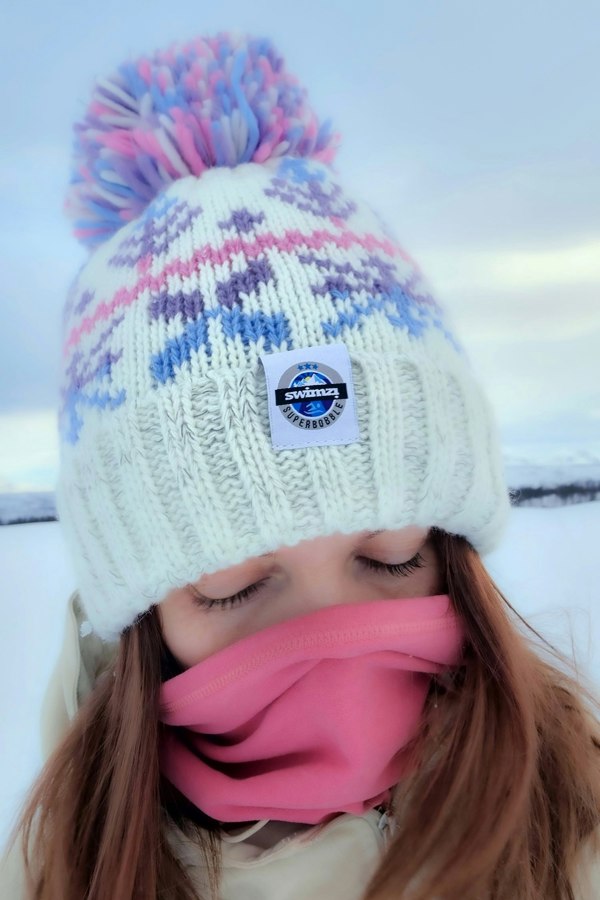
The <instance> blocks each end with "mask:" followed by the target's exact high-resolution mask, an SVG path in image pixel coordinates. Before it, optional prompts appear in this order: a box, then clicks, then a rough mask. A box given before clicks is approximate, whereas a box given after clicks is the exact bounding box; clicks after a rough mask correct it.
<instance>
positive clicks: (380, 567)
mask: <svg viewBox="0 0 600 900" xmlns="http://www.w3.org/2000/svg"><path fill="white" fill-rule="evenodd" d="M356 558H357V560H358V561H359V562H360V563H361V565H363V566H365V567H367V568H369V569H375V570H376V571H379V572H380V571H386V572H389V573H390V574H391V575H398V576H404V577H406V576H407V575H410V573H411V572H414V570H415V569H422V568H423V566H424V565H425V561H424V559H423V557H422V556H421V554H420V553H416V554H415V555H414V556H413V557H412V559H409V560H407V561H406V562H403V563H395V564H390V563H382V562H380V561H379V560H377V559H370V558H369V557H368V556H357V557H356ZM268 580H269V579H268V578H263V579H262V581H257V582H255V583H254V584H250V585H248V587H245V588H243V589H242V590H241V591H238V592H237V594H232V596H231V597H223V598H221V599H211V598H210V597H204V596H203V595H202V594H200V593H199V592H198V591H197V590H196V588H195V587H194V586H193V585H192V584H190V585H189V587H190V588H191V591H192V596H193V599H194V603H195V604H196V605H197V606H200V607H201V608H202V609H213V608H214V607H218V608H219V609H230V608H231V607H232V606H239V604H241V603H243V602H244V601H245V600H247V599H248V598H249V597H250V596H251V595H252V594H255V593H256V592H257V591H258V590H259V589H260V588H261V587H262V585H263V584H266V582H267V581H268Z"/></svg>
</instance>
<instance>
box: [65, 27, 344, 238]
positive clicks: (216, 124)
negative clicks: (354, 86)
mask: <svg viewBox="0 0 600 900" xmlns="http://www.w3.org/2000/svg"><path fill="white" fill-rule="evenodd" d="M306 96H307V94H306V90H305V89H304V88H303V87H302V86H301V85H300V84H299V83H298V81H297V79H296V78H295V77H294V76H293V75H291V74H290V73H288V72H286V71H285V68H284V61H283V59H282V57H281V56H279V55H278V53H277V51H276V50H275V48H274V47H273V44H272V43H271V41H270V40H269V39H268V38H251V37H248V36H246V35H241V34H238V33H229V32H220V33H218V34H217V35H216V36H215V37H213V38H209V37H205V38H203V37H198V38H196V39H194V40H193V41H191V42H189V43H187V44H183V45H181V44H173V45H171V46H170V47H169V48H168V49H167V50H162V51H157V52H155V54H154V56H152V57H142V58H141V59H138V60H137V61H135V62H126V63H123V65H121V66H120V67H119V68H118V70H117V71H116V72H115V73H114V74H113V75H111V76H110V77H108V78H105V79H101V80H97V81H96V85H95V87H94V91H93V95H92V100H91V102H90V104H89V107H88V109H87V111H86V114H85V117H84V118H83V120H82V121H81V122H77V123H76V124H75V125H74V132H75V140H74V153H73V165H72V175H71V179H70V182H69V185H70V186H69V188H68V191H67V196H66V199H65V204H64V211H65V213H66V215H67V216H68V217H69V218H70V219H71V220H72V221H73V230H74V232H75V235H76V237H77V238H78V239H79V240H81V241H82V242H83V243H84V244H85V245H86V246H88V247H90V248H92V247H95V246H96V245H98V244H100V243H102V242H103V241H104V240H106V239H107V238H108V237H110V235H111V234H113V233H114V232H115V231H117V230H118V229H119V228H121V227H122V226H123V225H124V224H125V223H127V222H129V221H131V220H132V219H134V218H136V217H137V216H139V215H140V213H141V212H142V211H143V210H144V208H145V207H146V206H148V204H149V203H150V202H151V201H152V200H153V199H154V197H155V196H156V195H157V194H158V193H159V192H160V191H161V190H163V188H165V187H166V186H167V185H169V184H171V183H172V182H173V181H175V180H177V179H178V178H182V177H185V176H187V175H201V174H202V173H203V172H204V170H205V169H208V168H211V167H213V166H230V167H231V166H236V165H238V164H239V163H244V162H259V163H260V162H264V161H265V160H266V159H269V158H271V157H277V156H282V155H283V154H286V155H290V156H300V157H310V158H312V159H316V160H320V161H321V162H325V163H329V162H331V161H332V159H333V158H334V156H335V154H336V152H337V149H338V146H339V135H338V134H337V133H332V132H331V123H330V120H327V121H325V122H324V123H323V124H319V122H318V119H317V117H316V115H315V113H314V112H313V110H312V109H311V108H310V106H309V105H308V104H307V102H306Z"/></svg>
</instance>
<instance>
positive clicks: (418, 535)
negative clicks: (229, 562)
mask: <svg viewBox="0 0 600 900" xmlns="http://www.w3.org/2000/svg"><path fill="white" fill-rule="evenodd" d="M428 532H429V529H428V528H424V527H421V526H417V525H407V526H405V527H404V528H397V529H383V528H381V529H378V530H376V531H355V532H352V533H350V534H343V533H341V532H336V533H335V534H330V535H325V536H319V537H316V538H311V539H309V540H303V541H299V542H298V543H297V544H294V545H292V546H281V547H278V548H277V549H276V550H272V551H270V552H268V553H261V554H260V555H259V556H252V557H249V558H248V559H245V560H244V561H243V562H241V563H237V564H236V565H235V566H231V567H229V568H227V569H221V570H219V572H213V573H211V574H207V575H205V576H204V577H205V578H207V579H208V578H211V577H212V576H217V575H221V574H224V573H230V572H231V573H236V572H240V571H243V570H245V569H247V568H252V567H254V568H256V567H257V566H260V565H264V564H265V562H272V561H276V562H279V563H285V562H286V561H295V560H296V559H299V560H302V559H303V558H306V560H307V561H308V560H309V559H310V558H312V557H314V555H315V554H320V555H327V556H330V555H333V554H335V553H346V552H349V551H350V550H352V549H354V548H356V547H358V546H360V547H366V546H368V545H370V544H372V546H373V547H375V546H377V547H378V548H379V547H381V548H390V551H395V552H397V553H410V554H411V555H414V553H416V551H417V550H418V549H419V547H420V546H421V545H422V544H423V543H424V541H425V539H426V538H427V535H428Z"/></svg>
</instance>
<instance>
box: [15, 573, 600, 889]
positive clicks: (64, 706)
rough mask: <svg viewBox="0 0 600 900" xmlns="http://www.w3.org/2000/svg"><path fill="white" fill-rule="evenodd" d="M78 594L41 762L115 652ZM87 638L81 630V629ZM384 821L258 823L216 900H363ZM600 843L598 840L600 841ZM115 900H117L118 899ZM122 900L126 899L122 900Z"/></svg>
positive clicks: (231, 845)
mask: <svg viewBox="0 0 600 900" xmlns="http://www.w3.org/2000/svg"><path fill="white" fill-rule="evenodd" d="M83 620H84V615H83V612H82V608H81V605H80V601H79V596H78V592H77V591H74V592H73V593H72V594H71V596H70V597H69V600H68V603H67V611H66V621H65V630H64V638H63V644H62V648H61V651H60V654H59V658H58V660H57V663H56V665H55V668H54V671H53V674H52V676H51V679H50V682H49V684H48V687H47V689H46V694H45V698H44V702H43V706H42V715H41V743H42V750H43V756H44V759H47V758H48V756H49V755H50V753H51V752H52V750H53V749H54V748H55V747H56V746H57V745H58V744H59V743H60V741H61V739H62V736H63V734H64V733H65V731H66V729H67V728H68V725H69V722H70V720H71V719H72V718H73V716H74V715H75V713H76V712H77V709H78V707H79V704H80V703H81V701H82V699H83V698H84V697H85V696H86V694H87V693H88V692H89V691H90V690H91V688H92V687H93V684H94V682H95V679H96V677H97V675H98V674H99V672H100V671H101V670H102V669H103V668H105V667H106V666H107V665H109V664H110V661H111V658H112V656H113V654H114V651H115V648H116V644H107V643H104V642H102V641H100V640H99V639H98V638H97V637H96V636H95V635H94V634H87V635H86V634H85V633H84V635H82V634H81V631H80V629H81V623H82V621H83ZM84 632H85V629H84ZM391 836H392V833H391V825H390V823H389V822H388V820H387V817H386V816H385V814H383V813H381V812H380V811H378V810H371V811H370V812H369V813H367V814H366V815H364V816H353V815H349V814H342V815H340V816H338V817H337V818H335V819H333V820H332V821H330V822H328V823H327V824H325V825H315V826H309V825H293V824H291V823H282V822H266V821H265V822H259V823H256V824H255V825H252V826H250V827H249V828H245V829H237V831H236V830H230V831H229V832H228V833H227V834H223V835H222V841H221V848H222V875H221V882H220V892H219V898H220V900H361V897H362V894H363V892H364V889H365V887H366V885H367V884H368V882H369V879H370V877H371V875H372V874H373V872H374V871H375V869H376V868H377V865H378V864H379V862H380V860H381V857H382V855H383V852H384V851H385V849H386V847H387V846H388V844H389V841H390V839H391ZM167 838H168V840H169V843H170V845H171V847H172V849H173V850H174V852H175V853H176V854H177V856H178V858H179V859H180V860H181V862H182V863H183V864H184V865H185V866H186V868H187V870H188V872H189V874H190V878H191V880H192V883H193V884H194V885H195V887H196V889H197V891H198V894H199V895H200V896H201V897H203V898H207V900H208V898H210V891H209V889H208V878H207V873H206V869H205V864H204V859H203V855H202V853H201V852H200V851H199V849H198V847H197V846H196V845H195V844H194V842H193V841H191V840H189V839H188V838H187V837H186V836H185V835H184V834H183V833H182V832H181V831H180V830H179V829H178V828H177V827H175V826H173V828H172V829H171V831H170V832H169V834H168V835H167ZM599 839H600V838H599ZM595 846H596V845H595V844H594V846H592V842H591V841H590V842H588V844H587V845H586V846H585V847H584V848H583V850H582V854H581V860H580V864H579V866H578V869H577V873H576V877H577V883H576V893H575V900H600V853H598V852H596V850H595ZM17 851H18V848H15V849H13V850H12V851H11V853H9V854H8V856H4V857H3V859H2V862H1V863H0V900H28V898H26V896H25V892H24V881H23V872H22V869H21V861H20V857H19V855H18V852H17ZM115 900H117V898H115ZM123 900H125V898H123ZM515 900H518V898H515Z"/></svg>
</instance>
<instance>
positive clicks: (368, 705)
mask: <svg viewBox="0 0 600 900" xmlns="http://www.w3.org/2000/svg"><path fill="white" fill-rule="evenodd" d="M463 640H464V632H463V628H462V625H461V623H460V620H459V618H458V617H457V616H456V614H455V613H454V611H453V609H452V607H451V604H450V598H449V597H448V595H447V594H437V595H435V596H433V597H413V598H409V599H396V600H373V601H368V602H365V603H358V604H357V603H344V604H339V605H335V606H329V607H324V608H321V609H319V610H317V611H316V612H312V613H309V614H308V615H303V616H298V617H295V618H293V619H289V620H287V621H284V622H280V623H278V624H276V625H273V626H270V627H269V628H265V629H264V630H262V631H259V632H256V633H255V634H251V635H250V636H248V637H245V638H242V639H241V640H239V641H236V642H235V643H233V644H230V645H229V646H228V647H225V648H224V649H223V650H219V651H218V652H217V653H214V654H213V655H212V656H209V657H208V658H206V659H204V660H202V661H201V662H199V663H197V664H196V665H195V666H192V667H190V668H189V669H186V670H185V671H184V672H182V673H181V674H179V675H176V676H175V677H173V678H170V679H168V680H167V681H165V682H163V684H162V687H161V692H160V712H159V718H160V721H161V722H163V723H165V724H166V726H167V727H166V728H164V729H162V736H161V742H160V748H159V758H160V767H161V771H162V772H163V773H164V775H165V776H166V778H167V779H168V780H169V781H170V782H172V784H174V785H175V787H177V788H178V789H179V791H181V793H182V794H184V795H185V796H186V797H187V798H188V799H189V800H191V802H192V803H194V804H195V805H196V806H197V807H198V808H199V809H201V810H202V811H203V812H204V813H207V814H208V815H209V816H211V817H212V818H214V819H217V820H218V821H221V822H246V821H251V820H258V819H279V820H281V821H287V822H302V823H308V824H315V823H318V822H322V821H324V820H325V819H327V818H328V817H330V816H331V815H333V814H336V813H340V812H348V813H354V814H356V815H361V814H363V813H364V812H366V811H367V810H369V809H372V808H373V807H374V806H377V805H378V804H380V803H382V802H384V801H385V800H387V799H388V798H389V794H390V788H391V787H393V786H394V785H395V784H396V783H397V782H398V781H399V779H400V778H401V777H402V775H403V773H404V772H405V771H406V767H407V758H406V751H405V749H404V748H405V745H406V744H407V742H408V741H409V740H410V739H411V738H413V737H414V736H415V734H416V733H417V730H418V727H419V722H420V718H421V714H422V710H423V705H424V702H425V697H426V695H427V690H428V687H429V682H430V680H431V675H432V674H433V673H437V672H441V671H442V670H443V669H444V668H446V667H447V666H455V665H457V664H459V663H460V661H461V655H462V654H461V651H462V643H463Z"/></svg>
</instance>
